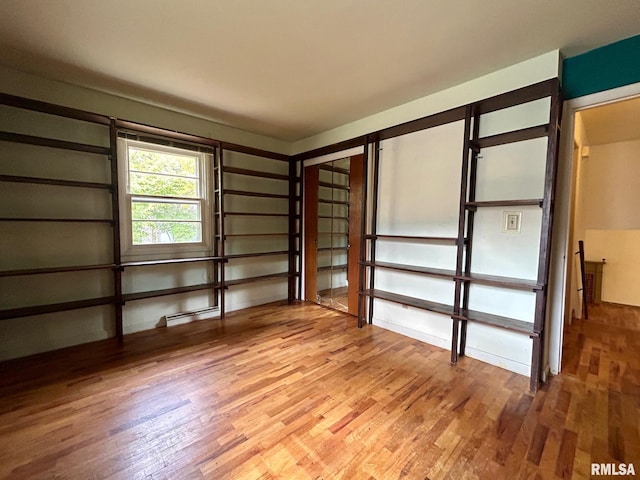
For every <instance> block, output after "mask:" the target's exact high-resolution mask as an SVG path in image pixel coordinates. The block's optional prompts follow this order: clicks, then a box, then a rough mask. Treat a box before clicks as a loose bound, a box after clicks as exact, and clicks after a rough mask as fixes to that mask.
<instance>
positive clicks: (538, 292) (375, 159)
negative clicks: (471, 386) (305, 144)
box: [358, 79, 561, 391]
mask: <svg viewBox="0 0 640 480" xmlns="http://www.w3.org/2000/svg"><path fill="white" fill-rule="evenodd" d="M542 98H550V100H551V101H550V116H549V123H548V124H544V125H537V126H533V127H529V128H523V129H518V130H514V131H509V132H504V133H499V134H495V135H490V136H485V137H480V136H479V132H480V123H481V122H482V115H484V114H487V113H491V112H496V111H499V110H502V109H506V108H509V107H514V106H517V105H521V104H524V103H527V102H532V101H535V100H538V99H542ZM560 104H561V102H560V97H559V87H558V82H557V80H555V79H554V80H550V81H547V82H542V83H540V84H536V85H532V86H531V87H526V88H523V89H520V90H516V91H514V92H510V93H506V94H503V95H499V96H497V97H493V98H490V99H487V100H483V101H480V102H476V103H473V104H469V105H467V106H465V107H464V108H463V109H456V110H452V111H449V112H444V113H443V114H439V115H437V116H433V118H430V117H427V118H425V119H421V120H419V121H416V122H409V123H407V124H403V125H401V126H398V127H394V128H392V129H387V130H384V131H381V132H377V133H375V134H371V135H369V136H368V137H367V138H366V139H365V145H367V146H368V145H371V146H372V147H373V155H371V157H372V158H371V159H370V162H369V163H370V167H371V168H372V169H373V171H372V174H371V178H372V179H373V184H372V185H371V186H367V189H366V190H365V191H366V192H367V194H368V195H370V196H371V199H370V200H369V201H367V200H366V199H365V203H364V207H365V208H364V210H365V211H366V207H367V206H370V207H371V211H370V213H369V218H370V221H369V225H370V227H369V228H363V239H364V240H363V248H362V251H363V252H366V254H364V255H363V258H362V261H361V278H362V279H366V280H362V281H361V286H360V295H361V301H360V307H359V313H358V320H359V326H362V325H363V324H364V323H365V316H367V314H368V322H369V323H372V320H373V309H374V299H380V300H384V301H388V302H393V303H399V304H402V305H407V306H411V307H414V308H417V309H422V310H427V311H431V312H435V313H440V314H442V315H443V316H449V317H450V318H451V321H452V335H451V338H452V340H451V362H452V363H453V364H455V363H456V362H457V361H458V357H459V356H463V355H464V354H465V347H466V343H467V324H468V322H473V323H478V324H482V325H486V326H489V327H492V328H500V329H504V330H508V331H511V332H516V333H519V334H524V335H527V336H529V337H530V338H531V340H532V342H533V348H532V359H531V372H530V387H531V390H534V391H535V390H536V389H537V388H538V384H539V381H540V378H541V359H542V342H541V340H542V339H543V338H544V329H545V308H546V301H547V288H546V287H547V283H548V272H549V261H550V241H551V227H552V224H553V216H552V213H553V211H552V205H553V200H554V185H555V173H556V168H557V167H556V163H557V146H558V137H559V118H560V117H559V112H560ZM459 120H464V137H463V138H462V139H461V141H462V142H464V147H463V155H462V167H461V172H462V176H461V181H460V205H459V214H458V234H457V236H456V237H439V236H411V235H402V234H380V233H378V232H377V216H378V213H377V209H378V176H379V161H380V157H379V151H380V140H381V139H386V138H391V137H393V136H399V135H404V134H407V133H412V132H415V131H418V130H420V129H423V128H431V127H434V126H438V125H443V124H445V123H449V122H454V121H459ZM544 137H546V138H547V150H546V164H545V167H544V168H545V172H544V186H543V196H542V198H506V199H495V200H481V199H478V198H477V196H476V192H477V186H478V163H479V162H481V161H483V157H482V155H480V154H481V152H482V150H483V149H485V148H490V147H497V146H500V145H506V144H510V143H517V142H523V141H527V140H532V139H536V138H544ZM365 150H366V147H365ZM513 161H514V162H515V161H518V159H517V158H514V159H513ZM497 207H498V208H499V207H525V208H531V207H534V208H540V209H541V210H542V220H541V228H540V242H539V245H540V247H539V251H537V252H533V254H537V265H538V269H537V278H536V279H533V280H532V279H522V278H509V277H503V276H497V275H488V274H485V273H482V272H475V271H473V270H472V257H473V250H474V249H473V246H474V244H475V243H474V226H475V222H476V217H475V216H476V212H478V211H480V210H483V209H492V208H497ZM379 240H384V241H387V242H408V243H430V244H441V245H453V246H456V251H457V253H456V267H455V269H453V270H447V269H440V268H434V267H429V266H425V265H406V264H401V263H393V262H382V261H378V260H376V244H377V241H379ZM365 244H367V245H365ZM380 269H388V270H394V271H398V272H403V273H407V274H412V275H420V276H431V277H435V278H440V279H448V280H451V281H453V282H454V284H455V289H454V295H453V298H452V301H451V303H450V304H442V303H438V302H433V301H430V300H428V296H429V292H425V295H424V297H422V298H417V297H411V296H407V295H403V294H402V293H401V292H389V291H382V290H380V289H378V288H376V287H375V283H376V282H375V280H376V272H377V271H378V270H380ZM472 284H477V285H483V286H488V287H492V288H496V289H502V290H518V291H526V292H532V294H533V295H535V313H534V315H533V316H532V318H531V319H530V320H527V321H525V320H521V319H518V318H510V317H507V316H502V315H497V314H495V313H492V312H484V311H476V310H473V309H470V308H469V305H470V295H471V288H470V287H471V285H472ZM367 297H368V298H369V303H368V307H367V305H366V304H365V302H364V299H365V298H367Z"/></svg>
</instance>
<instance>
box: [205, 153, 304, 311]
mask: <svg viewBox="0 0 640 480" xmlns="http://www.w3.org/2000/svg"><path fill="white" fill-rule="evenodd" d="M225 145H226V144H223V150H222V151H221V156H220V169H219V175H218V176H217V177H216V178H217V183H216V191H217V192H218V193H217V198H218V200H217V201H218V202H219V205H220V208H219V209H218V215H219V217H220V218H218V220H217V225H218V228H217V231H216V238H215V242H216V245H217V251H218V252H219V253H220V254H221V255H222V256H223V257H224V259H225V264H224V267H225V268H223V270H226V268H228V267H232V265H231V263H232V262H233V261H234V260H240V259H242V260H245V259H252V258H264V257H279V256H287V257H288V271H286V272H274V273H271V274H267V275H257V276H249V277H246V276H245V277H242V278H235V279H233V280H227V279H226V277H227V273H224V272H223V273H222V276H223V280H222V281H221V285H223V290H222V292H221V298H222V300H221V304H222V306H223V307H222V308H221V316H223V317H224V296H225V291H224V290H226V289H227V288H229V287H233V286H238V285H245V284H248V283H256V282H266V281H272V280H279V281H282V279H287V282H288V287H287V289H288V301H289V302H292V301H294V300H295V299H296V297H297V296H299V292H300V288H299V286H298V287H296V280H297V279H298V278H299V276H300V274H299V271H300V270H299V268H300V265H301V258H299V257H300V247H299V242H300V230H299V229H300V223H301V218H300V215H299V202H300V198H301V196H300V193H299V192H298V191H297V190H298V185H300V180H299V174H298V172H297V166H296V165H295V163H293V164H291V163H290V162H289V157H288V156H286V155H279V154H269V153H268V152H257V151H251V152H247V151H245V150H244V149H234V148H233V147H230V146H229V145H226V146H227V149H226V150H225V148H224V147H225ZM225 151H236V152H239V153H243V154H245V155H252V156H253V157H255V159H256V161H255V164H256V165H264V164H265V163H266V162H268V161H277V162H286V163H287V164H289V165H288V170H289V173H288V174H286V175H285V174H280V173H274V172H271V171H267V170H262V169H261V170H258V169H248V168H239V167H235V166H231V165H227V164H225V160H224V159H225ZM233 175H239V176H245V177H254V178H260V179H269V180H275V181H279V183H281V185H282V187H281V191H279V192H277V193H267V192H262V191H257V190H256V191H254V190H249V189H242V190H239V189H226V188H225V177H227V176H233ZM225 197H255V198H263V199H271V200H275V201H280V202H282V201H284V200H286V201H287V203H286V209H287V211H279V212H278V211H276V212H247V211H235V210H234V211H229V210H226V209H225V204H226V202H225ZM283 206H285V205H283ZM281 210H284V209H282V207H281ZM233 217H264V218H283V219H288V225H287V231H282V232H255V231H246V232H243V233H233V234H229V233H226V232H227V225H225V219H226V218H233ZM270 237H286V238H287V239H288V249H287V250H282V249H278V250H270V251H252V252H244V253H237V254H232V255H229V254H226V253H225V252H226V251H228V248H229V245H228V242H233V241H234V239H242V238H255V239H259V238H270Z"/></svg>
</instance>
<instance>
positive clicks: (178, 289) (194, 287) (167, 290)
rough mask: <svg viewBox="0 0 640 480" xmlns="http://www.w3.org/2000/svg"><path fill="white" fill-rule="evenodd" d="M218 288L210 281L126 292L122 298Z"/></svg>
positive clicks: (140, 297)
mask: <svg viewBox="0 0 640 480" xmlns="http://www.w3.org/2000/svg"><path fill="white" fill-rule="evenodd" d="M210 288H213V289H218V288H220V286H219V285H216V284H215V283H213V282H210V283H201V284H199V285H188V286H186V287H174V288H165V289H162V290H151V291H148V292H136V293H125V294H124V295H122V300H123V301H125V302H128V301H132V300H142V299H144V298H154V297H163V296H165V295H176V294H178V293H187V292H196V291H198V290H207V289H210Z"/></svg>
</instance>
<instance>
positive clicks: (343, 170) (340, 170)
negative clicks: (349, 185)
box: [318, 163, 351, 175]
mask: <svg viewBox="0 0 640 480" xmlns="http://www.w3.org/2000/svg"><path fill="white" fill-rule="evenodd" d="M318 168H319V169H320V170H326V171H328V172H336V173H341V174H343V175H351V172H350V171H349V169H348V168H341V167H336V166H335V165H329V164H327V163H322V164H320V166H319V167H318Z"/></svg>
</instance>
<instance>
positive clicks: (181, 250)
mask: <svg viewBox="0 0 640 480" xmlns="http://www.w3.org/2000/svg"><path fill="white" fill-rule="evenodd" d="M129 146H134V147H136V148H139V149H143V150H149V151H161V152H167V153H178V154H185V153H187V154H189V155H192V156H194V157H197V158H198V166H199V169H200V171H199V174H198V179H199V190H200V197H199V198H190V199H188V201H189V202H196V203H198V204H200V208H201V212H200V215H201V219H200V221H201V222H202V241H201V242H195V243H167V244H152V245H133V242H132V240H131V236H132V234H131V200H132V198H133V197H139V198H143V197H145V196H143V195H133V194H131V193H129V155H128V151H129V150H128V149H129ZM117 148H118V162H119V163H118V177H119V178H118V181H119V184H120V189H119V197H120V199H119V200H120V239H121V245H122V257H123V258H124V259H126V260H142V259H148V258H150V257H159V256H166V255H168V254H170V255H172V256H176V255H183V254H192V255H197V254H206V253H208V252H209V251H210V250H211V224H212V220H211V215H212V212H211V199H210V198H209V197H210V196H209V190H210V185H209V182H210V175H209V172H210V170H212V168H211V166H210V165H209V164H210V162H212V158H213V156H212V155H211V154H208V153H204V152H199V151H192V150H185V149H182V148H176V147H169V146H166V145H161V144H155V143H152V142H141V141H138V140H130V139H127V138H118V143H117ZM153 198H163V197H153ZM171 199H174V200H180V199H179V198H174V197H171Z"/></svg>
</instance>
